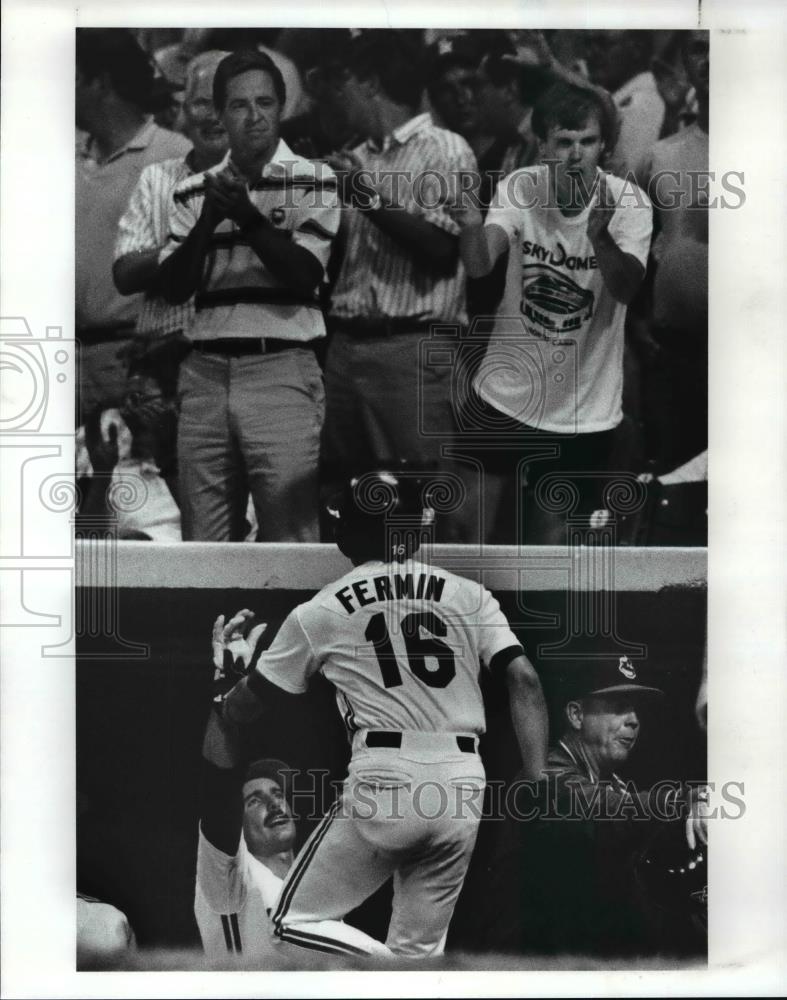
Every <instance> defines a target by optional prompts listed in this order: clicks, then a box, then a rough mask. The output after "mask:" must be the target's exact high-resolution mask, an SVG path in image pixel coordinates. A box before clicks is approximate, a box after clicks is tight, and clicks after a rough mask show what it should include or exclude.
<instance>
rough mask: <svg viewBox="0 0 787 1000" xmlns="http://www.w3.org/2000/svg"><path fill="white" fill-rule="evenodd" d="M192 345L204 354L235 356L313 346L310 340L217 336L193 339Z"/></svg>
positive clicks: (272, 352)
mask: <svg viewBox="0 0 787 1000" xmlns="http://www.w3.org/2000/svg"><path fill="white" fill-rule="evenodd" d="M191 345H192V347H193V348H194V350H196V351H200V352H201V353H202V354H223V355H227V356H230V357H234V358H237V357H240V356H241V355H245V354H276V353H277V352H278V351H288V350H290V349H291V348H293V347H307V348H311V347H312V345H311V342H310V341H301V340H281V339H280V338H277V337H253V338H252V337H217V338H216V340H193V341H192V342H191Z"/></svg>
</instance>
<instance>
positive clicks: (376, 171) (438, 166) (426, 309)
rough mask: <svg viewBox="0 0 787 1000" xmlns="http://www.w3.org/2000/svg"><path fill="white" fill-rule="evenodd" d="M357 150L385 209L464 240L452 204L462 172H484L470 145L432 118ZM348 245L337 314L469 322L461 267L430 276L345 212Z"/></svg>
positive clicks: (358, 215)
mask: <svg viewBox="0 0 787 1000" xmlns="http://www.w3.org/2000/svg"><path fill="white" fill-rule="evenodd" d="M355 153H356V154H357V156H358V157H359V159H360V160H361V163H362V166H363V168H364V171H369V172H371V175H372V177H371V180H372V184H373V185H374V187H375V188H376V190H377V191H378V193H379V194H380V196H381V197H382V198H383V201H384V202H385V204H396V205H400V206H401V207H402V210H403V211H407V212H409V213H410V214H413V215H418V216H420V217H421V218H423V219H425V220H426V221H427V222H430V223H432V225H434V226H437V227H438V228H440V229H443V230H445V231H446V232H448V233H451V234H452V235H454V236H458V235H459V227H458V226H457V224H456V223H455V222H454V220H453V219H452V218H451V216H450V215H449V213H448V211H447V208H446V205H447V204H450V203H451V202H452V201H453V200H454V196H453V195H452V193H451V192H453V191H455V190H456V188H455V185H456V180H457V176H458V171H475V170H477V167H476V161H475V157H474V155H473V152H472V150H471V149H470V147H469V146H468V144H467V143H466V142H465V140H464V139H463V138H462V137H461V136H458V135H456V134H455V133H453V132H449V131H447V130H446V129H443V128H438V127H437V126H436V125H435V124H434V123H433V121H432V117H431V115H430V114H428V113H427V114H422V115H418V116H417V117H415V118H412V119H411V120H410V121H408V122H405V124H404V125H402V126H401V127H400V128H398V129H396V130H395V131H394V132H393V133H392V135H391V136H389V137H388V138H387V139H386V141H385V142H384V143H383V146H382V149H377V148H376V147H375V146H374V144H373V143H372V142H371V141H367V142H365V143H363V144H362V145H361V146H359V147H358V148H357V149H356V150H355ZM344 214H345V222H346V225H347V246H346V250H345V255H344V260H343V262H342V267H341V270H340V272H339V277H338V279H337V282H336V286H335V288H334V290H333V294H332V296H331V299H332V308H331V313H332V315H333V316H334V317H335V318H336V319H365V320H372V321H373V320H375V319H381V318H399V319H401V318H411V319H412V320H413V321H414V322H424V321H429V320H434V321H445V322H456V321H460V322H464V321H465V320H466V319H467V309H466V304H465V272H464V268H463V267H462V265H461V263H460V262H457V266H456V270H455V271H454V272H453V273H452V274H449V275H445V274H442V275H440V274H435V273H429V272H428V271H427V270H425V269H424V267H423V265H422V264H420V263H419V262H418V261H416V259H415V258H414V257H413V256H411V255H410V254H409V253H408V252H407V251H406V250H404V249H402V247H401V245H400V244H398V243H397V242H396V241H395V240H394V239H392V238H391V237H390V236H388V235H387V234H386V233H384V232H382V230H381V229H379V228H378V227H377V226H376V225H375V224H374V222H372V221H371V219H369V218H367V217H366V215H365V214H364V213H363V212H360V211H355V210H347V211H345V213H344Z"/></svg>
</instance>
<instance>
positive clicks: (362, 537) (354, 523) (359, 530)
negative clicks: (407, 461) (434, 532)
mask: <svg viewBox="0 0 787 1000" xmlns="http://www.w3.org/2000/svg"><path fill="white" fill-rule="evenodd" d="M327 511H328V514H329V515H330V517H331V518H332V520H333V530H334V539H335V541H336V544H337V545H338V546H339V548H340V549H341V551H342V552H343V553H344V555H346V556H347V558H348V559H350V560H351V561H352V562H354V563H356V564H358V563H361V562H365V561H366V560H368V559H381V560H382V561H383V562H393V561H395V562H404V560H406V559H408V558H409V557H410V556H411V555H413V553H415V552H417V551H418V549H419V548H420V546H421V544H422V542H424V541H425V540H428V538H429V537H430V531H429V529H430V527H431V525H432V524H433V522H434V511H433V509H432V508H431V506H430V504H429V484H428V481H427V480H426V479H425V478H423V477H422V476H419V475H418V474H416V473H413V472H407V473H404V472H402V471H399V472H387V471H385V470H375V471H374V472H367V473H364V474H363V475H361V476H356V477H354V478H353V479H351V480H350V482H349V483H348V484H347V486H345V487H344V489H342V490H340V491H339V492H338V493H337V494H336V495H335V496H334V497H332V498H331V500H329V501H328V504H327Z"/></svg>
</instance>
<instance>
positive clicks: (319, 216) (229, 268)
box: [159, 140, 339, 342]
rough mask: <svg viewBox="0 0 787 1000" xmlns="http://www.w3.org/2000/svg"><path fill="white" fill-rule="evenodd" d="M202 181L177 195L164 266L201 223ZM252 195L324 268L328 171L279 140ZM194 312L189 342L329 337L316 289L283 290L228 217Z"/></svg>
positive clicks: (332, 232)
mask: <svg viewBox="0 0 787 1000" xmlns="http://www.w3.org/2000/svg"><path fill="white" fill-rule="evenodd" d="M229 161H230V154H229V153H228V154H227V156H225V158H224V159H223V160H222V162H221V163H219V164H218V165H216V166H215V167H211V168H210V170H209V171H206V173H211V174H216V173H219V172H220V171H222V170H224V169H225V168H226V166H227V165H228V163H229ZM204 176H205V175H204V174H194V175H193V176H192V177H189V178H187V179H186V180H185V181H183V182H181V183H180V184H179V185H178V186H177V188H176V189H175V192H174V195H173V199H172V205H171V211H170V217H169V240H168V242H167V244H166V246H165V247H164V249H163V250H162V251H161V254H160V256H159V260H160V261H163V260H166V258H167V257H168V256H169V255H170V254H171V253H173V252H174V251H175V249H176V248H177V247H178V246H179V245H180V244H181V243H182V242H183V241H184V240H185V239H186V237H187V236H188V234H189V233H190V232H191V230H192V229H193V228H194V226H195V225H196V223H197V220H198V219H199V217H200V214H201V212H202V206H203V204H204V201H205V182H204ZM249 197H250V199H251V201H252V203H253V204H254V206H255V207H256V208H257V209H258V211H259V212H260V213H261V214H262V215H264V216H265V218H267V219H268V220H269V221H270V222H272V223H273V225H274V226H276V227H277V228H278V229H280V230H282V231H283V232H286V233H288V234H289V235H290V237H291V239H292V240H293V241H294V242H295V243H297V244H298V246H301V247H304V248H305V249H306V250H308V251H309V252H310V253H311V254H312V255H313V256H314V257H316V258H317V260H318V261H319V262H320V264H322V266H323V269H324V268H325V267H326V265H327V263H328V257H329V256H330V251H331V241H332V240H333V238H334V237H335V236H336V232H337V230H338V228H339V199H338V195H337V193H336V177H335V175H334V173H333V171H332V170H331V169H330V167H328V166H327V165H326V164H323V163H312V162H311V161H309V160H305V159H304V158H303V157H301V156H297V155H296V154H295V153H293V152H292V150H291V149H290V148H289V147H288V146H287V144H286V143H285V142H283V141H281V140H280V141H279V145H278V146H277V147H276V152H275V153H274V155H273V158H272V159H271V161H270V162H269V163H266V164H265V166H264V167H263V169H262V173H261V175H260V178H259V180H257V181H255V182H254V183H253V184H252V185H251V186H250V188H249ZM194 308H195V315H194V322H193V324H192V327H191V333H190V336H191V338H192V340H213V339H216V338H218V337H248V338H249V339H253V338H258V337H276V338H278V339H281V340H295V341H303V342H306V341H310V340H314V339H316V338H318V337H324V336H325V321H324V319H323V315H322V311H321V310H320V305H319V302H318V298H317V289H315V290H314V293H313V294H311V295H308V296H304V295H301V294H298V293H297V292H294V291H291V290H290V289H288V288H286V287H284V286H282V284H281V282H280V281H279V280H278V278H276V277H275V276H274V275H273V274H271V272H270V271H269V270H268V269H267V268H266V267H265V265H264V264H263V263H262V261H261V260H260V258H259V257H258V256H257V254H256V253H255V251H254V250H253V249H252V248H251V246H250V245H249V243H248V240H247V239H246V238H245V236H244V235H243V233H242V232H241V231H240V229H239V227H238V226H237V225H236V224H235V223H234V222H232V220H230V219H224V220H223V221H222V222H221V223H220V224H219V225H218V226H217V227H216V230H215V232H214V233H213V235H212V237H211V242H210V247H209V249H208V254H207V259H206V261H205V266H204V268H203V277H202V281H201V283H200V286H199V288H198V289H197V292H196V294H195V296H194Z"/></svg>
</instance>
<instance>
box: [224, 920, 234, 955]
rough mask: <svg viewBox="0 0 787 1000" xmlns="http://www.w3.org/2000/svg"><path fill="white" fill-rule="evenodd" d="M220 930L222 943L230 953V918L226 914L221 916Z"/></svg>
mask: <svg viewBox="0 0 787 1000" xmlns="http://www.w3.org/2000/svg"><path fill="white" fill-rule="evenodd" d="M221 929H222V930H223V931H224V943H225V944H226V945H227V951H230V952H231V951H232V950H233V948H232V935H231V934H230V918H229V917H228V916H227V914H226V913H222V915H221Z"/></svg>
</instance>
